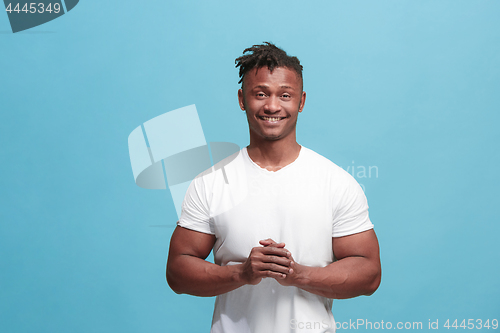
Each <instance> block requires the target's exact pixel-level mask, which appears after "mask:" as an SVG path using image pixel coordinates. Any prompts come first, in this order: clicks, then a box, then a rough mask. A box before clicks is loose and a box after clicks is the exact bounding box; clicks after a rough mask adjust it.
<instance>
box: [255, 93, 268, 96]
mask: <svg viewBox="0 0 500 333" xmlns="http://www.w3.org/2000/svg"><path fill="white" fill-rule="evenodd" d="M257 96H258V97H265V96H266V94H264V93H257Z"/></svg>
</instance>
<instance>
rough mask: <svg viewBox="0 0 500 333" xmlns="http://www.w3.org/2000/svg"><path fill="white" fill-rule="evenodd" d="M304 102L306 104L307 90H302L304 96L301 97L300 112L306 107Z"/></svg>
mask: <svg viewBox="0 0 500 333" xmlns="http://www.w3.org/2000/svg"><path fill="white" fill-rule="evenodd" d="M304 104H306V92H305V91H303V92H302V96H301V97H300V104H299V112H302V109H303V108H304Z"/></svg>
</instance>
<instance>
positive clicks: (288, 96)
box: [281, 94, 292, 98]
mask: <svg viewBox="0 0 500 333" xmlns="http://www.w3.org/2000/svg"><path fill="white" fill-rule="evenodd" d="M281 97H285V98H290V97H292V96H291V95H289V94H283V95H281Z"/></svg>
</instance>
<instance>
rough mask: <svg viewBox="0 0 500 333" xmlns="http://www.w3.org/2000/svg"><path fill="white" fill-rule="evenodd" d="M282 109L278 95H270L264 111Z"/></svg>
mask: <svg viewBox="0 0 500 333" xmlns="http://www.w3.org/2000/svg"><path fill="white" fill-rule="evenodd" d="M280 110H281V104H280V100H279V98H278V97H276V96H270V97H269V98H268V99H267V103H266V105H265V107H264V111H266V112H269V113H275V112H278V111H280Z"/></svg>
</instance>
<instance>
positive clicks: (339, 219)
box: [332, 175, 373, 237]
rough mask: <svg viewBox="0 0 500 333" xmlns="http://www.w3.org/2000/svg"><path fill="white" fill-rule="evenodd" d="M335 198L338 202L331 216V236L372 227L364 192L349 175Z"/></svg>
mask: <svg viewBox="0 0 500 333" xmlns="http://www.w3.org/2000/svg"><path fill="white" fill-rule="evenodd" d="M337 199H338V200H339V204H338V205H337V208H336V210H335V212H334V216H333V227H332V237H342V236H348V235H352V234H356V233H359V232H363V231H366V230H369V229H372V228H373V224H372V223H371V221H370V218H369V216H368V202H367V200H366V196H365V193H364V191H363V189H362V188H361V186H360V185H359V184H358V182H357V181H356V180H355V179H354V178H353V177H351V176H350V175H347V179H346V187H345V188H344V190H343V191H341V193H340V196H339V197H338V198H337Z"/></svg>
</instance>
